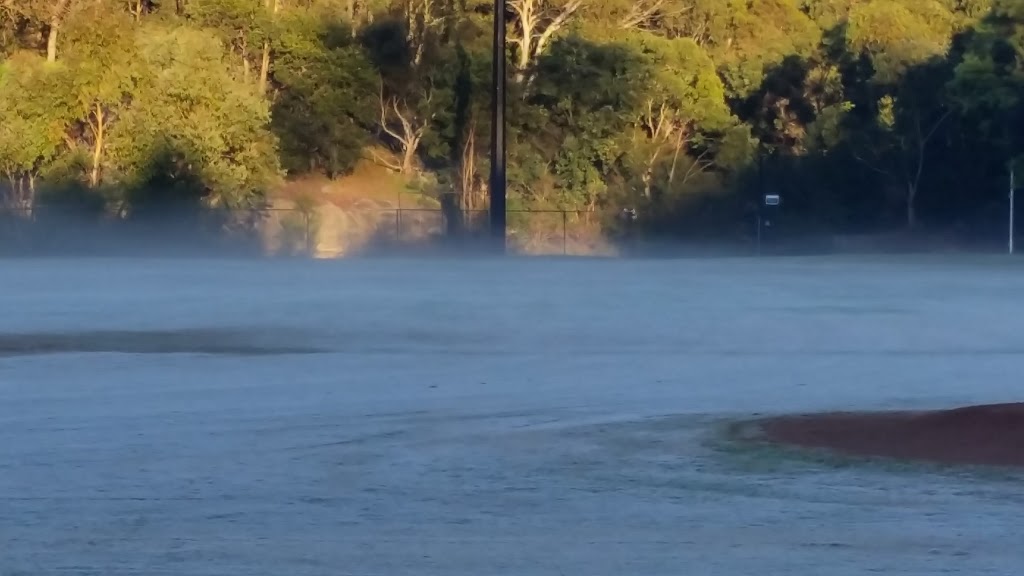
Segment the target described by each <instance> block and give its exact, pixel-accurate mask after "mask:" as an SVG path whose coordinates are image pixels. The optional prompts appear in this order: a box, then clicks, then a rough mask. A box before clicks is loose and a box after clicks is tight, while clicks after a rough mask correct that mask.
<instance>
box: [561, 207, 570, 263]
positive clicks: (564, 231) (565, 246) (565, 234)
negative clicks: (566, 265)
mask: <svg viewBox="0 0 1024 576" xmlns="http://www.w3.org/2000/svg"><path fill="white" fill-rule="evenodd" d="M568 236H569V219H568V215H567V213H566V211H565V210H562V256H567V255H568V254H569V247H568Z"/></svg>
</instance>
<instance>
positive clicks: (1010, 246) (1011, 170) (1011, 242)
mask: <svg viewBox="0 0 1024 576" xmlns="http://www.w3.org/2000/svg"><path fill="white" fill-rule="evenodd" d="M1013 172H1014V170H1013V162H1010V233H1009V236H1010V237H1009V240H1008V248H1009V251H1010V254H1013V232H1014V230H1013V208H1014V206H1013V203H1014V202H1013V200H1014V198H1013V197H1014V191H1015V190H1014V188H1016V183H1015V182H1014V175H1013Z"/></svg>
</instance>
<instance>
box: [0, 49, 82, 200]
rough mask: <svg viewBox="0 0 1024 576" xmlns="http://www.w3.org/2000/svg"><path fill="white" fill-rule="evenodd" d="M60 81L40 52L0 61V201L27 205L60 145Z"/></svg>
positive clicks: (63, 117) (62, 133)
mask: <svg viewBox="0 0 1024 576" xmlns="http://www.w3.org/2000/svg"><path fill="white" fill-rule="evenodd" d="M61 85H62V78H61V72H60V71H57V70H53V69H52V68H50V67H47V66H44V65H43V61H42V59H41V58H40V57H37V56H34V55H29V54H20V55H17V56H15V57H14V58H12V59H10V60H7V61H6V62H4V63H3V64H0V118H2V119H3V120H2V121H0V170H2V171H3V173H4V176H5V177H6V178H7V182H8V186H9V188H8V189H7V194H5V195H3V198H2V203H3V205H4V206H15V207H18V208H31V207H32V206H33V204H34V202H35V197H36V192H37V184H36V183H37V180H38V178H39V176H40V174H41V173H42V172H43V171H44V169H45V168H46V166H47V165H48V164H49V163H50V162H52V161H53V159H54V158H55V157H56V156H57V154H58V153H59V152H60V150H61V148H62V146H63V145H64V138H65V130H66V125H67V121H68V118H67V117H66V113H65V112H66V108H65V107H64V106H63V103H62V102H60V100H59V99H60V94H61V93H60V88H61Z"/></svg>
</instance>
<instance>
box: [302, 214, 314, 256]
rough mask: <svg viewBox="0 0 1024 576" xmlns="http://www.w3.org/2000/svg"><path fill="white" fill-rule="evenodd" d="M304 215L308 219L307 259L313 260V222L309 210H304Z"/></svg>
mask: <svg viewBox="0 0 1024 576" xmlns="http://www.w3.org/2000/svg"><path fill="white" fill-rule="evenodd" d="M302 214H303V216H304V217H305V218H306V257H307V258H312V257H313V230H312V222H311V218H310V211H309V210H303V211H302Z"/></svg>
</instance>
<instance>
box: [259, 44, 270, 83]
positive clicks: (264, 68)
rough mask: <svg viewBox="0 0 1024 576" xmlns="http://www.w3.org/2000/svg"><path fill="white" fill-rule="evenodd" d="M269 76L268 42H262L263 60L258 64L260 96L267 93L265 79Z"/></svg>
mask: <svg viewBox="0 0 1024 576" xmlns="http://www.w3.org/2000/svg"><path fill="white" fill-rule="evenodd" d="M269 76H270V42H263V60H262V62H260V94H266V93H267V78H268V77H269Z"/></svg>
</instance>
